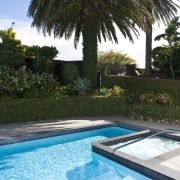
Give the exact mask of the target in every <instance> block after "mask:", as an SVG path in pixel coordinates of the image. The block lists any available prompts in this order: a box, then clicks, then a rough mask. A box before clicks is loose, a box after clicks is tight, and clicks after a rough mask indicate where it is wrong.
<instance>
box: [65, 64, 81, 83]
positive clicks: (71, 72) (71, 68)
mask: <svg viewBox="0 0 180 180" xmlns="http://www.w3.org/2000/svg"><path fill="white" fill-rule="evenodd" d="M62 76H63V78H62V79H63V82H62V83H63V84H64V85H68V84H72V82H73V80H75V79H77V78H78V77H79V70H78V67H77V66H76V65H75V64H65V65H64V67H63V71H62Z"/></svg>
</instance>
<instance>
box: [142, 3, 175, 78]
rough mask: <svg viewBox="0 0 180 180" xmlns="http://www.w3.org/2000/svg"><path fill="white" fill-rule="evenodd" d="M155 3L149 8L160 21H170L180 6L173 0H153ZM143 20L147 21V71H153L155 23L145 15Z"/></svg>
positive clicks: (156, 19)
mask: <svg viewBox="0 0 180 180" xmlns="http://www.w3.org/2000/svg"><path fill="white" fill-rule="evenodd" d="M152 1H153V3H154V8H152V9H151V8H150V7H149V8H148V9H149V12H150V13H151V14H152V16H153V17H154V19H155V21H157V22H158V23H160V22H161V21H163V22H164V23H167V22H169V20H170V19H172V18H173V17H174V16H175V14H176V13H177V9H176V7H178V6H177V5H176V4H175V3H174V2H173V0H158V1H157V0H152ZM177 1H178V0H177ZM143 20H144V21H145V23H146V28H147V29H146V52H145V73H147V74H148V73H151V63H152V59H151V51H152V31H153V28H152V25H153V23H152V22H151V21H149V20H148V19H146V18H144V17H143Z"/></svg>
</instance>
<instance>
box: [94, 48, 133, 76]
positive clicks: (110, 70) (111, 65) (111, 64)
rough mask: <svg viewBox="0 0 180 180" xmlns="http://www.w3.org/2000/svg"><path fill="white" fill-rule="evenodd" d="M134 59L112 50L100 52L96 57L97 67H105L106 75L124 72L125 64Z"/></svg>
mask: <svg viewBox="0 0 180 180" xmlns="http://www.w3.org/2000/svg"><path fill="white" fill-rule="evenodd" d="M134 63H135V60H134V59H132V58H130V57H129V56H128V55H127V54H122V53H118V52H117V53H116V52H114V51H112V50H110V51H108V52H100V54H99V57H98V63H97V67H98V69H102V68H103V69H105V71H106V74H108V75H118V74H124V73H125V66H126V64H134Z"/></svg>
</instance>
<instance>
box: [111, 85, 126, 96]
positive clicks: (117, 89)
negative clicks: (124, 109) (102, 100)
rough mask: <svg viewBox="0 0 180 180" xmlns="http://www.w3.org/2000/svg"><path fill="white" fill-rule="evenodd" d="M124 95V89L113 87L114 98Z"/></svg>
mask: <svg viewBox="0 0 180 180" xmlns="http://www.w3.org/2000/svg"><path fill="white" fill-rule="evenodd" d="M123 93H124V89H122V88H120V86H117V85H115V86H113V88H112V90H111V95H112V96H120V95H122V94H123Z"/></svg>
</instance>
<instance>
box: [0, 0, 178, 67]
mask: <svg viewBox="0 0 180 180" xmlns="http://www.w3.org/2000/svg"><path fill="white" fill-rule="evenodd" d="M30 1H31V0H0V30H7V29H8V28H10V27H11V26H12V22H14V24H13V30H14V31H15V32H16V38H17V39H19V40H21V41H22V43H23V44H25V45H28V46H33V45H38V46H55V47H56V48H57V50H58V51H59V54H58V55H57V57H56V59H58V60H66V61H69V60H82V41H80V42H79V44H78V46H77V49H75V48H74V42H73V39H74V38H73V37H72V38H71V39H70V40H65V39H64V38H61V39H59V38H57V39H54V37H53V35H51V36H48V35H47V36H45V37H44V35H43V34H42V32H38V31H37V29H36V28H32V27H31V23H32V19H31V18H29V17H27V12H28V7H29V4H30ZM178 15H180V11H179V12H178ZM165 28H166V26H165V25H163V24H161V25H160V26H158V25H155V26H154V27H153V39H154V37H156V36H157V35H159V34H162V33H164V29H165ZM117 37H118V41H119V43H118V44H115V43H112V42H110V41H107V42H104V41H102V43H101V44H98V51H99V52H101V51H109V50H113V51H114V52H121V53H123V54H127V55H128V56H130V57H131V58H133V59H135V60H136V64H137V67H139V68H144V67H145V33H144V32H141V31H140V36H139V37H138V39H137V38H136V37H134V43H133V44H132V43H131V42H129V40H128V39H125V38H124V37H123V36H122V35H121V33H120V32H119V31H118V30H117ZM163 43H164V42H163V41H159V42H155V41H153V44H152V47H153V48H154V47H156V46H160V45H162V44H163Z"/></svg>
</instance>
